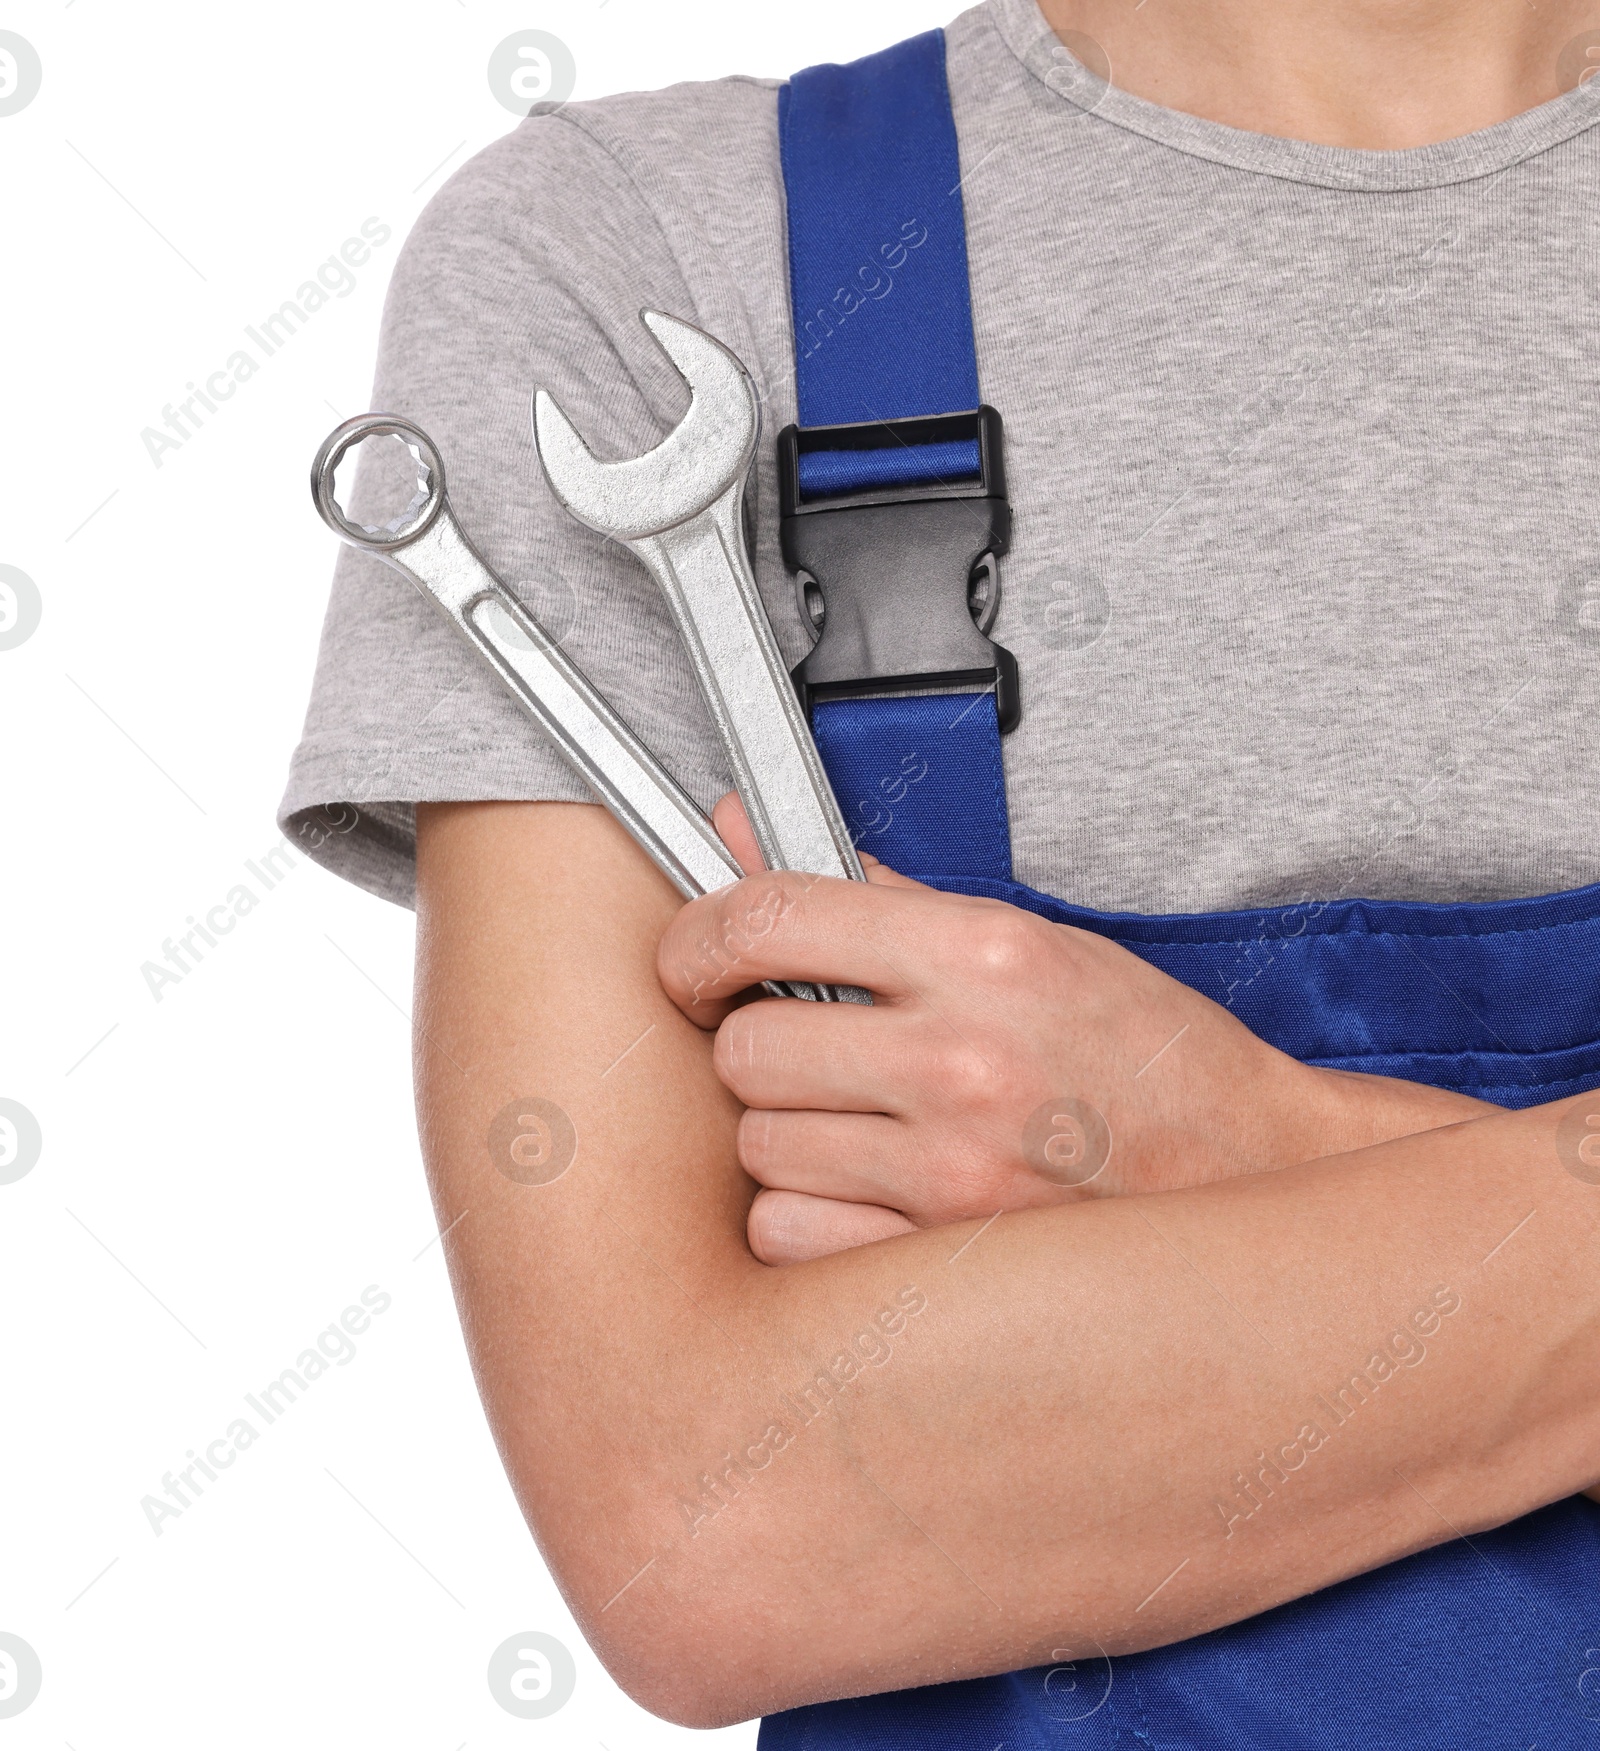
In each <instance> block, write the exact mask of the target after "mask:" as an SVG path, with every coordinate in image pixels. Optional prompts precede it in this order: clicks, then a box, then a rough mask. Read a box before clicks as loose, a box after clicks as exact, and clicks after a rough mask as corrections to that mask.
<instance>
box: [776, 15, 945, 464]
mask: <svg viewBox="0 0 1600 1751" xmlns="http://www.w3.org/2000/svg"><path fill="white" fill-rule="evenodd" d="M778 126H779V138H780V144H781V151H782V157H783V178H784V184H785V187H786V189H787V191H788V210H789V274H790V288H791V291H792V294H793V299H794V316H795V353H796V366H795V377H796V383H797V386H798V389H799V406H800V423H801V425H802V426H837V425H852V424H856V423H858V422H860V421H863V420H891V419H909V418H911V417H913V416H914V415H918V414H939V413H958V412H961V411H964V410H965V409H968V408H974V407H976V406H977V405H978V362H977V349H976V347H975V346H974V343H973V338H972V299H971V295H970V293H969V291H968V288H967V226H966V218H965V214H964V209H963V206H962V201H961V159H960V153H959V149H958V147H957V145H956V129H955V121H954V119H953V118H952V116H951V113H950V91H949V87H948V86H947V84H946V83H945V67H944V32H943V31H939V30H931V31H928V32H927V33H926V34H925V35H923V36H918V37H913V38H912V39H911V40H910V42H905V43H901V44H899V45H898V46H897V47H895V48H892V49H885V50H884V51H883V53H882V54H879V55H870V56H868V57H867V59H866V60H864V61H856V62H854V63H852V64H851V65H850V66H848V67H836V66H827V67H813V68H811V69H810V71H809V72H805V73H798V74H796V75H795V77H794V79H793V80H791V81H790V83H789V84H788V85H786V86H784V87H783V89H782V91H781V92H780V93H779V96H778ZM891 294H892V295H891ZM856 454H857V455H859V456H866V455H870V452H857V453H856ZM834 490H835V491H838V490H841V489H839V488H837V487H836V488H835V489H834Z"/></svg>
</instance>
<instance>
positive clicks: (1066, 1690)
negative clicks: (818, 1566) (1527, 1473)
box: [758, 1496, 1600, 1751]
mask: <svg viewBox="0 0 1600 1751" xmlns="http://www.w3.org/2000/svg"><path fill="white" fill-rule="evenodd" d="M1597 1575H1600V1506H1597V1505H1596V1504H1595V1503H1593V1502H1590V1501H1586V1500H1584V1499H1583V1498H1582V1497H1581V1496H1575V1497H1573V1498H1572V1499H1571V1500H1570V1501H1566V1502H1557V1503H1556V1504H1554V1506H1552V1507H1549V1508H1544V1509H1541V1510H1540V1512H1538V1513H1537V1514H1529V1515H1528V1516H1526V1518H1524V1519H1521V1520H1518V1521H1515V1522H1514V1523H1513V1524H1512V1525H1510V1526H1503V1527H1501V1528H1499V1530H1497V1531H1494V1532H1484V1533H1478V1534H1475V1535H1474V1537H1473V1539H1472V1542H1471V1544H1470V1545H1469V1544H1468V1543H1466V1541H1464V1540H1460V1539H1458V1540H1456V1541H1455V1542H1453V1543H1451V1544H1446V1545H1441V1546H1440V1547H1439V1548H1438V1549H1436V1550H1430V1551H1424V1552H1423V1553H1422V1554H1421V1555H1419V1556H1413V1557H1407V1558H1405V1559H1404V1560H1403V1561H1401V1562H1398V1563H1393V1564H1391V1565H1390V1566H1389V1567H1388V1568H1384V1569H1378V1570H1376V1571H1375V1572H1374V1573H1372V1574H1369V1575H1359V1576H1357V1577H1356V1578H1355V1579H1354V1580H1351V1581H1345V1582H1342V1583H1341V1584H1340V1585H1339V1586H1337V1587H1329V1588H1328V1589H1326V1591H1324V1592H1321V1593H1316V1594H1313V1595H1312V1596H1311V1597H1310V1598H1309V1599H1299V1600H1296V1601H1295V1602H1294V1603H1293V1604H1292V1605H1284V1606H1280V1607H1279V1608H1278V1609H1277V1610H1276V1611H1269V1612H1267V1613H1265V1614H1264V1615H1263V1616H1261V1617H1253V1618H1251V1619H1249V1621H1248V1622H1245V1623H1238V1624H1234V1625H1232V1626H1231V1627H1230V1628H1228V1629H1220V1630H1215V1631H1213V1632H1212V1633H1211V1634H1210V1635H1203V1636H1198V1637H1196V1638H1195V1639H1194V1640H1193V1641H1188V1642H1180V1643H1178V1644H1177V1645H1176V1646H1173V1647H1170V1648H1158V1649H1155V1650H1154V1651H1152V1652H1150V1653H1147V1654H1131V1655H1125V1656H1118V1657H1117V1658H1115V1659H1111V1660H1101V1659H1092V1660H1081V1661H1079V1662H1077V1663H1076V1665H1074V1666H1071V1667H1065V1666H1055V1667H1050V1666H1037V1667H1033V1668H1031V1669H1030V1670H1028V1671H1024V1672H1011V1673H1007V1674H1006V1675H1005V1676H1004V1677H1000V1678H978V1679H972V1680H970V1681H968V1682H966V1683H962V1684H935V1685H929V1686H928V1687H926V1688H925V1689H921V1690H903V1691H899V1692H895V1693H891V1694H887V1695H882V1696H867V1697H859V1698H856V1699H854V1700H852V1701H849V1702H830V1703H822V1704H819V1705H818V1706H817V1707H815V1708H799V1709H791V1710H790V1711H789V1712H788V1713H787V1714H781V1715H771V1716H769V1717H768V1718H767V1719H766V1720H765V1721H763V1722H762V1723H761V1736H760V1739H759V1741H758V1743H759V1746H760V1751H997V1747H1003V1748H1004V1751H1064V1748H1066V1747H1071V1748H1072V1751H1529V1748H1530V1747H1536V1748H1537V1751H1594V1748H1595V1747H1596V1746H1597V1745H1600V1587H1597V1585H1596V1579H1595V1577H1596V1576H1597Z"/></svg>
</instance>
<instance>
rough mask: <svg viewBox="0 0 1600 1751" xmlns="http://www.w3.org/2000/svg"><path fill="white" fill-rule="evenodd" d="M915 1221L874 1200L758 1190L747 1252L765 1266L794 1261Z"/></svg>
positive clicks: (899, 1230) (881, 1236)
mask: <svg viewBox="0 0 1600 1751" xmlns="http://www.w3.org/2000/svg"><path fill="white" fill-rule="evenodd" d="M915 1226H916V1225H915V1223H913V1222H911V1221H909V1220H908V1219H907V1218H906V1217H904V1216H902V1215H901V1214H900V1212H899V1211H898V1210H886V1209H884V1208H883V1207H882V1206H881V1205H878V1204H843V1203H838V1202H836V1201H835V1200H834V1199H832V1198H808V1197H806V1196H805V1195H804V1194H803V1193H801V1192H762V1193H760V1194H759V1195H758V1196H757V1198H756V1201H755V1202H754V1203H753V1204H752V1205H751V1206H750V1219H749V1224H748V1227H747V1233H748V1235H749V1240H750V1250H751V1252H753V1253H754V1254H755V1255H756V1257H757V1258H758V1259H760V1260H761V1262H762V1263H763V1264H767V1265H798V1264H803V1263H805V1261H806V1260H807V1259H820V1258H826V1257H827V1256H828V1255H829V1254H830V1253H836V1252H846V1251H848V1250H849V1248H851V1247H853V1246H868V1245H870V1244H871V1243H872V1242H873V1241H875V1240H889V1239H891V1238H892V1237H893V1236H894V1235H896V1234H910V1233H911V1232H912V1230H913V1229H914V1228H915Z"/></svg>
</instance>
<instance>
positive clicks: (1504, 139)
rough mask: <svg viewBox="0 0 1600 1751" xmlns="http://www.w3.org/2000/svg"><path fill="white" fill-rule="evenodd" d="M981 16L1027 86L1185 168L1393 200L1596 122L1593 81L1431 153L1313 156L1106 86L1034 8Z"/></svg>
mask: <svg viewBox="0 0 1600 1751" xmlns="http://www.w3.org/2000/svg"><path fill="white" fill-rule="evenodd" d="M983 10H984V11H985V12H987V13H988V15H989V17H990V18H991V19H992V20H993V22H994V24H995V26H996V28H997V29H998V30H999V32H1000V35H1001V37H1002V38H1003V39H1004V41H1005V43H1006V46H1007V47H1008V48H1009V49H1010V50H1011V52H1012V53H1013V54H1014V55H1015V56H1016V57H1017V59H1018V60H1019V61H1021V62H1022V64H1023V66H1024V67H1025V68H1026V69H1027V70H1028V72H1029V73H1030V74H1031V75H1032V76H1033V78H1034V79H1036V80H1038V81H1039V83H1040V84H1042V85H1044V86H1046V87H1047V88H1048V89H1049V91H1050V92H1051V93H1052V94H1053V95H1054V97H1055V98H1056V99H1057V100H1059V101H1060V102H1062V103H1064V104H1069V105H1071V106H1073V107H1074V108H1075V109H1076V110H1077V111H1078V112H1080V113H1086V114H1088V115H1090V116H1091V117H1093V119H1094V120H1096V121H1099V122H1105V123H1109V124H1110V125H1112V126H1114V127H1119V128H1125V129H1127V130H1128V131H1129V132H1130V133H1135V134H1142V135H1143V136H1144V137H1145V138H1146V139H1148V140H1155V141H1158V142H1159V143H1160V144H1162V145H1165V146H1171V147H1173V148H1175V149H1176V150H1177V151H1179V152H1186V153H1188V154H1189V155H1190V156H1191V157H1194V158H1205V159H1209V160H1210V161H1211V162H1212V163H1214V164H1225V165H1230V166H1232V167H1233V168H1234V169H1237V170H1246V171H1253V172H1255V173H1256V174H1257V175H1261V176H1275V177H1281V178H1283V179H1284V180H1286V181H1289V182H1300V183H1311V184H1314V185H1316V186H1318V187H1322V188H1339V189H1364V190H1372V191H1377V192H1386V193H1398V192H1401V191H1404V190H1409V189H1425V188H1442V187H1444V186H1446V185H1447V184H1449V183H1457V182H1470V181H1472V180H1474V179H1476V178H1478V177H1484V176H1493V175H1495V174H1496V173H1497V172H1499V171H1502V170H1506V169H1509V168H1510V167H1511V166H1512V165H1514V164H1520V163H1522V162H1523V161H1524V160H1525V159H1528V158H1532V157H1534V156H1535V155H1536V154H1538V153H1540V152H1544V151H1547V150H1548V149H1549V148H1550V147H1552V146H1557V145H1560V144H1561V142H1562V141H1564V140H1570V139H1571V138H1572V137H1573V136H1574V135H1576V134H1581V133H1582V132H1583V131H1584V130H1585V129H1586V128H1591V127H1593V126H1594V124H1595V123H1596V122H1597V121H1600V79H1596V80H1593V81H1591V82H1590V83H1589V84H1588V85H1583V86H1579V87H1578V88H1577V90H1575V91H1571V92H1568V93H1566V94H1565V95H1564V96H1562V97H1557V98H1553V99H1552V100H1551V101H1550V102H1548V103H1542V104H1540V105H1539V106H1538V107H1537V108H1536V109H1530V110H1525V111H1524V112H1523V113H1522V114H1521V115H1518V116H1512V117H1511V119H1510V120H1509V121H1504V122H1497V123H1495V125H1494V126H1493V127H1489V128H1481V129H1479V130H1478V131H1477V132H1476V133H1472V134H1462V135H1460V136H1459V137H1458V138H1456V139H1453V140H1441V141H1438V142H1436V143H1435V144H1433V145H1430V146H1413V147H1409V148H1406V149H1405V150H1402V151H1391V152H1367V151H1361V150H1358V149H1356V148H1354V147H1348V146H1320V145H1316V144H1314V143H1312V142H1311V141H1309V140H1290V139H1283V138H1280V137H1279V136H1277V135H1273V134H1254V133H1251V132H1249V131H1248V130H1246V129H1244V128H1232V127H1228V126H1227V125H1226V124H1225V123H1222V122H1213V121H1207V120H1205V119H1204V118H1202V117H1200V116H1192V115H1186V114H1184V112H1183V111H1181V110H1175V109H1167V108H1165V107H1163V106H1162V105H1161V104H1158V103H1151V102H1149V101H1148V100H1147V99H1145V98H1142V97H1135V96H1134V95H1133V94H1132V93H1131V92H1127V91H1122V90H1119V89H1118V88H1117V86H1116V85H1115V84H1109V85H1108V84H1107V83H1106V82H1105V81H1104V80H1102V79H1100V78H1098V77H1097V76H1096V75H1095V74H1094V73H1093V72H1091V71H1090V70H1089V69H1088V68H1086V67H1085V66H1084V65H1083V64H1082V63H1081V62H1080V61H1077V60H1075V59H1074V58H1073V56H1072V55H1071V54H1070V52H1069V51H1068V50H1067V49H1066V48H1065V47H1064V46H1063V44H1062V43H1061V41H1060V39H1059V38H1058V37H1057V36H1056V34H1055V32H1054V31H1053V30H1052V29H1051V28H1050V25H1049V23H1048V22H1047V21H1046V19H1045V17H1044V14H1043V13H1042V12H1040V10H1039V7H1038V5H1037V3H1036V0H984V6H983ZM1115 76H1116V74H1115V69H1114V68H1113V70H1112V77H1113V79H1115Z"/></svg>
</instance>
